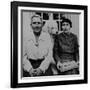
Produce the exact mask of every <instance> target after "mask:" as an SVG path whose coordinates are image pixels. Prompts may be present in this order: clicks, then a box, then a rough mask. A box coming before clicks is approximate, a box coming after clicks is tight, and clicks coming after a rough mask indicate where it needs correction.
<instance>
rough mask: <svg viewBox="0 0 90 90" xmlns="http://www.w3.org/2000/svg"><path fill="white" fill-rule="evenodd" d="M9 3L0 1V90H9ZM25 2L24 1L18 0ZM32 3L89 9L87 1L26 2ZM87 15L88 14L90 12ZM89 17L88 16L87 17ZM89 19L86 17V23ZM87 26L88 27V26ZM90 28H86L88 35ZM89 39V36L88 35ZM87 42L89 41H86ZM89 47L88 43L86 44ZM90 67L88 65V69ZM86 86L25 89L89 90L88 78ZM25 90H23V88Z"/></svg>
mask: <svg viewBox="0 0 90 90" xmlns="http://www.w3.org/2000/svg"><path fill="white" fill-rule="evenodd" d="M10 1H11V0H1V1H0V72H1V73H0V90H10V89H11V88H10ZM19 1H25V0H19ZM27 1H33V2H47V3H61V4H77V5H88V6H89V9H90V5H89V3H90V1H89V0H46V1H45V0H27ZM88 11H89V14H90V10H88ZM88 16H90V15H88ZM89 20H90V18H89V17H88V21H89ZM88 26H89V25H88ZM89 29H90V27H89V28H88V34H90V31H89ZM88 38H90V35H88ZM88 41H89V40H88ZM88 46H90V42H88ZM89 50H90V47H88V53H90V51H89ZM89 59H90V56H89V57H88V63H89V64H90V60H89ZM89 68H90V65H88V69H89ZM88 71H89V72H88V76H90V70H88ZM88 81H89V83H88V84H79V85H66V86H64V85H63V86H47V87H34V88H27V89H28V90H29V89H31V90H36V89H37V90H46V89H51V90H55V89H57V90H60V89H62V90H72V89H73V90H78V89H79V90H90V89H89V88H90V78H89V80H88ZM23 90H25V88H23Z"/></svg>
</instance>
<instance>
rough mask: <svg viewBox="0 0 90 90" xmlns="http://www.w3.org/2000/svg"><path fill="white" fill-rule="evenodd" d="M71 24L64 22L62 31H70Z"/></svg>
mask: <svg viewBox="0 0 90 90" xmlns="http://www.w3.org/2000/svg"><path fill="white" fill-rule="evenodd" d="M70 28H71V27H70V24H69V23H68V22H63V23H62V30H63V31H69V30H70Z"/></svg>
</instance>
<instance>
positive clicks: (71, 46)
mask: <svg viewBox="0 0 90 90" xmlns="http://www.w3.org/2000/svg"><path fill="white" fill-rule="evenodd" d="M71 27H72V22H71V21H70V20H69V19H63V20H62V21H61V29H62V32H61V33H60V34H58V35H57V38H56V40H55V45H54V58H55V60H56V63H57V68H58V71H59V74H62V75H70V74H78V73H79V45H78V41H77V36H76V35H74V34H73V33H71V32H70V29H71Z"/></svg>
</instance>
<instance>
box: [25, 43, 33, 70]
mask: <svg viewBox="0 0 90 90" xmlns="http://www.w3.org/2000/svg"><path fill="white" fill-rule="evenodd" d="M31 68H32V65H31V63H30V62H29V60H28V56H27V43H26V45H25V46H24V54H23V69H24V70H25V71H27V72H29V70H30V69H31Z"/></svg>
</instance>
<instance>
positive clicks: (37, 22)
mask: <svg viewBox="0 0 90 90" xmlns="http://www.w3.org/2000/svg"><path fill="white" fill-rule="evenodd" d="M32 24H41V22H32Z"/></svg>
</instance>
